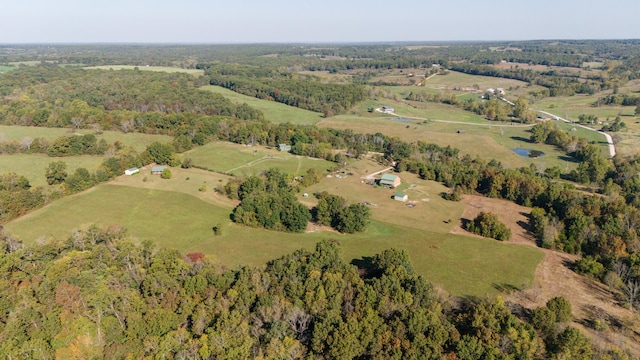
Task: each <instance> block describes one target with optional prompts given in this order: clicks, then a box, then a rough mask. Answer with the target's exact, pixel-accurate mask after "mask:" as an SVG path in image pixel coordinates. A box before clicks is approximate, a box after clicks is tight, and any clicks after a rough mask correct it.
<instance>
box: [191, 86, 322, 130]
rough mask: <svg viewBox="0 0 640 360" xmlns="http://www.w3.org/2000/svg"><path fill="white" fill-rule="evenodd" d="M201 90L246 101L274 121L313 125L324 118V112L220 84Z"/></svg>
mask: <svg viewBox="0 0 640 360" xmlns="http://www.w3.org/2000/svg"><path fill="white" fill-rule="evenodd" d="M200 89H201V90H205V91H211V92H215V93H218V94H221V95H223V96H224V97H226V98H228V99H229V100H231V101H233V102H234V103H237V104H242V103H246V104H247V105H249V106H251V107H253V108H255V109H258V110H260V111H262V112H263V113H264V116H265V118H266V119H267V120H268V121H270V122H273V123H276V124H280V123H292V124H298V125H312V124H316V123H317V122H318V121H320V120H322V114H320V113H316V112H313V111H309V110H304V109H300V108H297V107H293V106H288V105H285V104H281V103H278V102H275V101H269V100H262V99H258V98H255V97H251V96H247V95H242V94H239V93H237V92H234V91H231V90H228V89H225V88H223V87H220V86H213V85H210V86H203V87H201V88H200Z"/></svg>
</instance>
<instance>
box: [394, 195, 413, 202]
mask: <svg viewBox="0 0 640 360" xmlns="http://www.w3.org/2000/svg"><path fill="white" fill-rule="evenodd" d="M393 199H394V200H397V201H402V202H407V200H409V196H408V195H407V194H402V193H397V194H395V195H394V196H393Z"/></svg>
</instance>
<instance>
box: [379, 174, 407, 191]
mask: <svg viewBox="0 0 640 360" xmlns="http://www.w3.org/2000/svg"><path fill="white" fill-rule="evenodd" d="M400 184H402V179H400V176H398V175H393V174H384V175H382V178H381V179H380V185H382V186H388V187H390V188H395V187H398V186H400Z"/></svg>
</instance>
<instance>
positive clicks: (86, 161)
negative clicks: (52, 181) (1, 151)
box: [0, 154, 104, 187]
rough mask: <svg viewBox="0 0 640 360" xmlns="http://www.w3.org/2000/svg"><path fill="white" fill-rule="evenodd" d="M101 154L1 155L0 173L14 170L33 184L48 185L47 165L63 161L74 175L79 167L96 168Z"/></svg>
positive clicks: (69, 172)
mask: <svg viewBox="0 0 640 360" xmlns="http://www.w3.org/2000/svg"><path fill="white" fill-rule="evenodd" d="M103 160H104V158H103V157H101V156H88V155H84V156H69V157H49V156H47V155H41V154H33V155H25V154H15V155H0V173H2V174H6V173H9V172H14V173H16V174H18V175H22V176H24V177H26V178H27V180H29V183H30V184H31V186H45V187H46V186H48V184H47V179H46V178H45V172H46V168H47V166H48V165H49V164H50V163H52V162H54V161H63V162H64V163H65V164H67V173H68V174H69V175H72V174H73V173H74V172H75V171H76V169H77V168H81V167H83V168H85V169H87V170H89V171H90V172H91V171H93V170H96V169H97V168H98V167H99V166H100V164H101V163H102V161H103Z"/></svg>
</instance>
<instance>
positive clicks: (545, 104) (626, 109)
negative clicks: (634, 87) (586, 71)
mask: <svg viewBox="0 0 640 360" xmlns="http://www.w3.org/2000/svg"><path fill="white" fill-rule="evenodd" d="M602 96H603V94H601V93H600V94H596V95H574V96H564V97H550V98H545V99H542V100H538V101H536V102H535V103H534V104H532V105H531V108H533V109H537V110H544V111H548V112H550V113H553V114H557V115H558V116H561V117H563V118H566V117H567V116H568V117H569V120H578V116H580V115H581V114H587V115H595V116H597V117H598V119H599V120H600V121H606V120H607V118H609V120H611V121H613V119H614V118H615V117H616V116H618V115H621V116H622V117H623V118H624V117H625V116H627V115H629V116H630V115H633V112H634V110H635V106H610V105H601V106H600V107H597V106H595V105H594V104H595V103H596V102H597V101H598V98H599V97H602Z"/></svg>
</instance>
